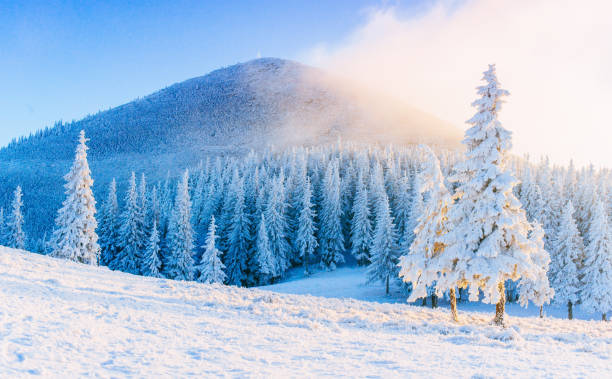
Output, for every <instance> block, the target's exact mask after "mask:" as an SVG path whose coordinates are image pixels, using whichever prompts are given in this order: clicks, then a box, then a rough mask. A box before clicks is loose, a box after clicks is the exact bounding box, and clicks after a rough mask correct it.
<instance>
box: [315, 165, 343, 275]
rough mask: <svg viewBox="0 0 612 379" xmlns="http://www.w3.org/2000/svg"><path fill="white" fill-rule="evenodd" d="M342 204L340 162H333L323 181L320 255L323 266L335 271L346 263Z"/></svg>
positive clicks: (328, 167)
mask: <svg viewBox="0 0 612 379" xmlns="http://www.w3.org/2000/svg"><path fill="white" fill-rule="evenodd" d="M341 205H342V204H341V202H340V175H339V173H338V161H337V160H336V159H334V160H332V161H331V162H330V163H329V164H328V166H327V171H326V172H325V177H324V179H323V199H322V200H321V213H320V218H321V226H320V229H319V232H320V235H321V237H320V241H319V247H320V252H321V253H320V255H321V266H322V267H323V268H326V269H328V270H335V269H336V265H338V264H340V263H343V262H344V256H343V255H342V254H343V252H344V234H343V233H342V206H341Z"/></svg>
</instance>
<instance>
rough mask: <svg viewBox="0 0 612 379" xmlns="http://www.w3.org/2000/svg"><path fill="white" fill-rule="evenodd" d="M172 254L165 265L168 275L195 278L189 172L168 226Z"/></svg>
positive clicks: (170, 253) (188, 278) (184, 177)
mask: <svg viewBox="0 0 612 379" xmlns="http://www.w3.org/2000/svg"><path fill="white" fill-rule="evenodd" d="M168 239H169V241H170V242H169V245H170V249H169V250H170V252H169V257H168V261H167V262H166V265H165V270H166V275H167V276H168V277H169V278H171V279H175V280H191V279H192V278H193V258H192V255H193V245H194V242H193V226H192V225H191V200H190V198H189V171H187V170H185V173H184V174H183V177H182V178H181V179H180V180H179V183H178V186H177V189H176V199H175V201H174V209H173V211H172V217H171V219H170V225H169V226H168Z"/></svg>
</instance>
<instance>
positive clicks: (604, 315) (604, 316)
mask: <svg viewBox="0 0 612 379" xmlns="http://www.w3.org/2000/svg"><path fill="white" fill-rule="evenodd" d="M601 321H608V320H607V319H606V314H605V313H602V314H601Z"/></svg>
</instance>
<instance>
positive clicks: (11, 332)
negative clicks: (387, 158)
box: [0, 248, 612, 378]
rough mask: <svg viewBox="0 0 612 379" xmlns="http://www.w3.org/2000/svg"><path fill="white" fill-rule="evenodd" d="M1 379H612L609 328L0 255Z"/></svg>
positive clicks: (9, 252) (5, 251) (15, 253)
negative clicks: (494, 319)
mask: <svg viewBox="0 0 612 379" xmlns="http://www.w3.org/2000/svg"><path fill="white" fill-rule="evenodd" d="M0 294H1V299H0V300H1V301H0V377H3V378H4V377H36V376H39V377H45V378H53V377H63V378H67V377H88V376H98V377H187V376H199V377H210V376H221V375H223V376H240V377H243V376H247V377H249V376H255V377H268V376H271V377H296V376H301V377H303V376H308V377H320V376H343V377H346V376H351V377H365V376H372V377H421V376H425V377H451V376H459V377H491V376H492V377H596V376H599V377H612V359H611V358H612V357H611V354H612V325H611V324H610V323H602V322H599V321H583V320H574V321H567V320H558V319H544V320H540V319H538V318H533V317H510V318H509V321H510V326H509V327H508V328H506V329H501V328H497V327H493V326H491V325H490V324H489V320H490V318H491V315H490V314H482V313H478V312H463V313H462V315H461V321H462V323H461V324H459V325H457V324H453V323H452V322H451V321H450V318H449V317H448V314H447V313H448V312H446V311H445V310H431V309H429V308H423V307H414V306H410V305H407V304H400V303H397V304H380V303H374V302H366V301H359V300H353V299H333V298H323V297H314V296H309V295H292V294H279V293H273V292H270V291H265V290H261V289H240V288H234V287H226V286H218V285H202V284H198V283H191V282H174V281H171V280H164V279H153V278H143V277H138V276H132V275H128V274H123V273H119V272H111V271H109V270H107V269H106V268H97V267H90V266H85V265H80V264H76V263H71V262H65V261H60V260H57V259H53V258H49V257H44V256H40V255H36V254H31V253H27V252H22V251H17V250H13V249H8V248H0Z"/></svg>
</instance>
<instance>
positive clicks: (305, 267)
mask: <svg viewBox="0 0 612 379" xmlns="http://www.w3.org/2000/svg"><path fill="white" fill-rule="evenodd" d="M304 275H306V276H309V275H310V273H309V272H308V254H304Z"/></svg>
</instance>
